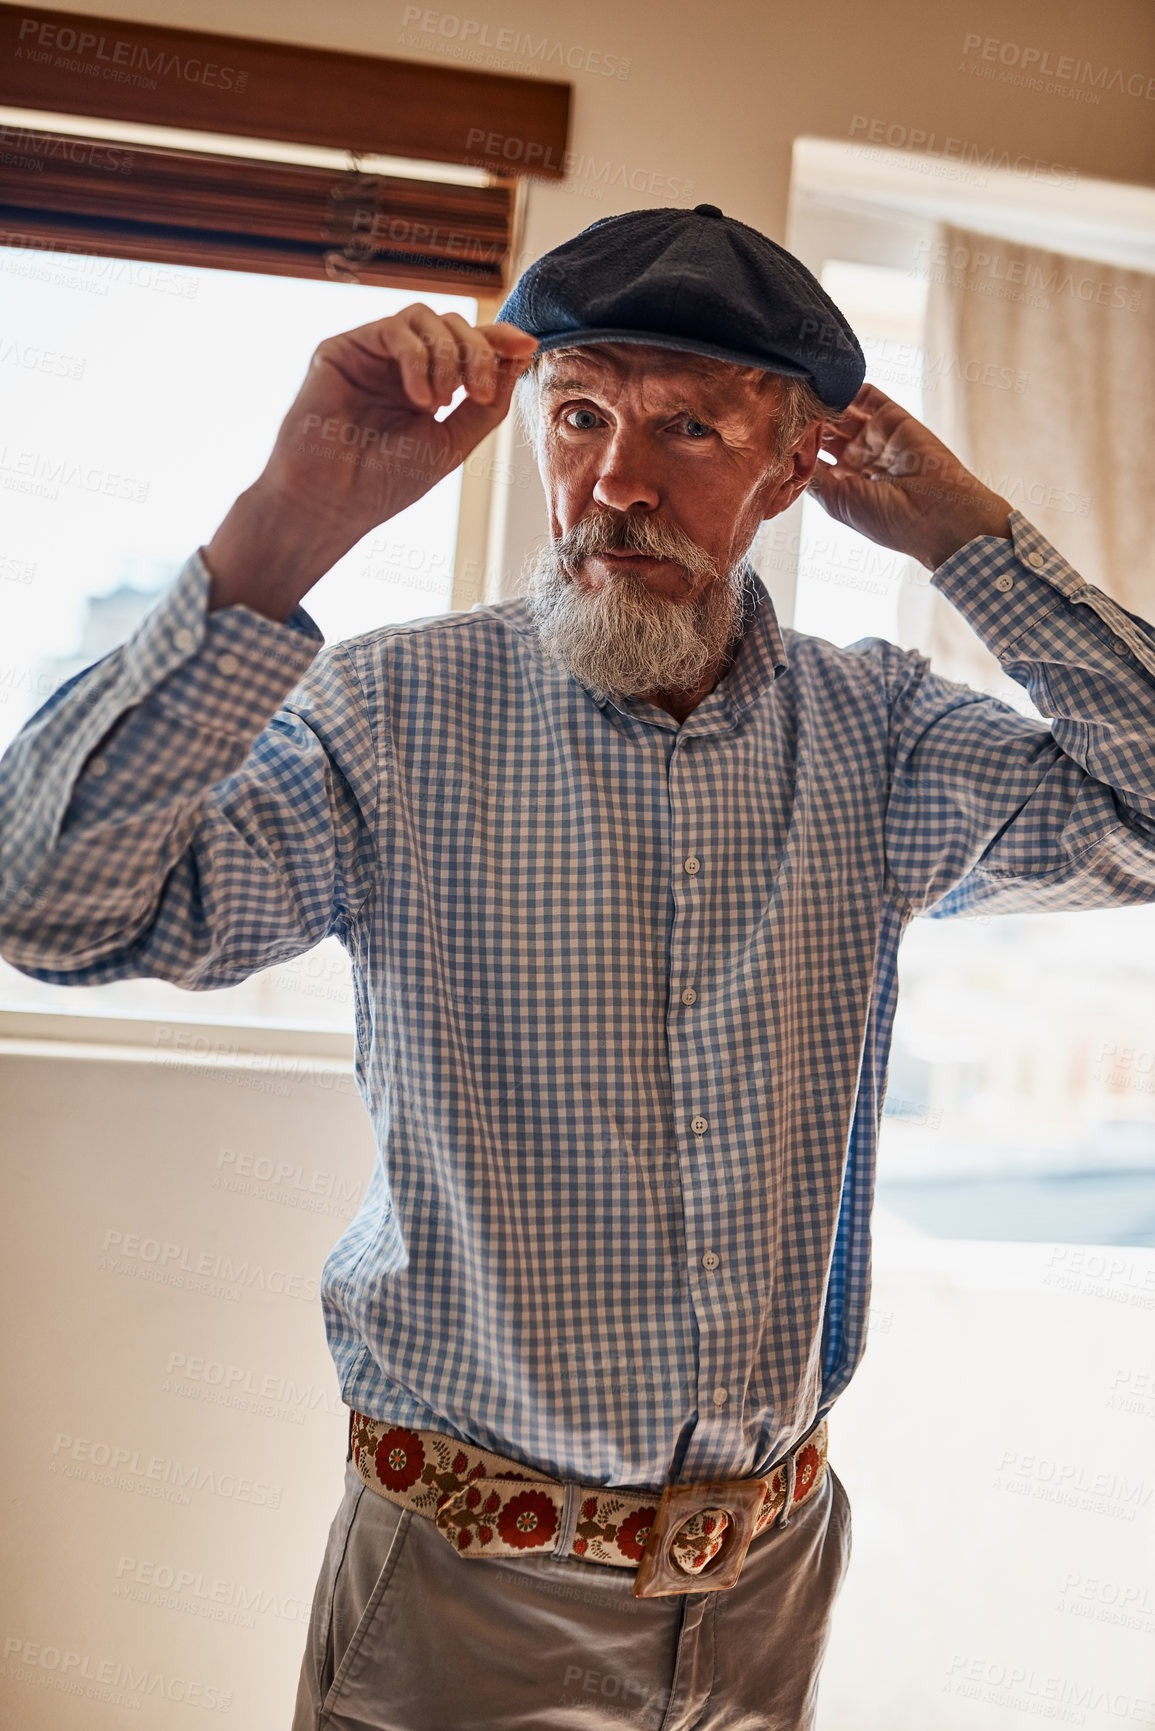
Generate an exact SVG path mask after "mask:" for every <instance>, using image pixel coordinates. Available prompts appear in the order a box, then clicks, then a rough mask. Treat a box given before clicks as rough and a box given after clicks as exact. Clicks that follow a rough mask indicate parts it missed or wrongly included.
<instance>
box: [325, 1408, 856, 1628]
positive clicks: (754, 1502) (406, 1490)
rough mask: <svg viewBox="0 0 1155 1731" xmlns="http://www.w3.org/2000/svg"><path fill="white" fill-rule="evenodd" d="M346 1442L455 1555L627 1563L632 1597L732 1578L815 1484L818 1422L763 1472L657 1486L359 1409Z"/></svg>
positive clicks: (823, 1432)
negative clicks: (538, 1459) (485, 1445)
mask: <svg viewBox="0 0 1155 1731" xmlns="http://www.w3.org/2000/svg"><path fill="white" fill-rule="evenodd" d="M350 1446H351V1450H352V1460H353V1465H354V1467H355V1468H356V1471H357V1474H358V1477H359V1478H361V1479H362V1480H363V1482H364V1483H365V1484H366V1485H368V1486H369V1488H370V1489H371V1490H374V1491H376V1492H377V1493H378V1495H380V1496H383V1497H387V1498H388V1499H389V1501H390V1502H393V1503H399V1504H401V1506H402V1507H403V1508H408V1509H413V1510H415V1511H416V1513H417V1514H419V1515H425V1516H427V1517H428V1518H429V1519H430V1520H432V1521H433V1522H434V1524H435V1525H436V1527H437V1528H438V1531H439V1532H441V1533H442V1534H443V1535H444V1536H445V1538H446V1539H447V1540H448V1541H449V1543H450V1544H451V1545H452V1546H453V1547H454V1549H455V1550H456V1551H457V1552H458V1553H459V1555H461V1556H463V1557H526V1556H531V1555H534V1554H538V1555H544V1554H548V1555H549V1556H553V1557H577V1558H579V1559H580V1560H581V1561H582V1562H585V1563H609V1564H611V1565H612V1566H614V1567H617V1568H622V1569H636V1570H637V1578H636V1580H635V1583H634V1592H635V1594H636V1596H637V1597H638V1598H652V1597H657V1596H660V1595H663V1594H667V1593H686V1592H708V1591H712V1590H714V1589H715V1588H721V1587H731V1586H733V1584H734V1582H735V1581H736V1580H737V1579H738V1575H739V1572H740V1571H741V1567H742V1560H743V1558H744V1557H745V1554H746V1549H747V1546H748V1545H749V1544H750V1541H751V1540H752V1539H753V1538H755V1537H756V1536H757V1535H758V1534H759V1533H763V1532H765V1531H766V1529H767V1527H769V1526H771V1525H772V1524H773V1522H774V1521H776V1520H778V1519H779V1517H780V1516H781V1517H782V1524H784V1522H785V1520H787V1519H789V1516H790V1515H791V1514H792V1513H793V1511H794V1510H795V1509H797V1508H800V1507H801V1506H802V1504H803V1503H805V1502H807V1501H809V1499H810V1498H811V1497H812V1496H814V1495H815V1493H816V1492H817V1490H818V1488H819V1486H820V1485H821V1483H822V1480H823V1478H824V1477H825V1476H826V1449H827V1427H826V1421H825V1419H823V1420H822V1421H821V1422H820V1423H819V1424H818V1425H817V1426H816V1427H815V1428H814V1429H813V1430H812V1431H811V1432H810V1434H809V1435H808V1436H806V1437H805V1438H804V1439H803V1440H802V1442H800V1443H799V1444H798V1446H797V1448H795V1449H794V1450H793V1452H792V1453H791V1454H789V1455H788V1456H787V1457H786V1459H785V1460H783V1461H781V1462H779V1464H778V1465H777V1466H776V1467H774V1468H773V1469H772V1470H771V1472H770V1473H769V1474H768V1475H767V1477H765V1478H760V1479H731V1480H712V1481H711V1482H710V1483H708V1484H697V1485H669V1486H667V1487H666V1489H665V1490H664V1491H661V1492H647V1491H629V1490H615V1489H607V1488H606V1487H605V1486H596V1485H580V1484H575V1483H573V1482H571V1481H565V1480H561V1479H551V1478H548V1477H547V1476H546V1475H545V1474H544V1473H539V1472H536V1471H535V1470H534V1469H533V1468H532V1467H526V1466H522V1465H521V1464H520V1463H519V1462H517V1461H511V1460H509V1459H507V1458H506V1457H505V1456H504V1455H496V1454H491V1453H489V1451H488V1450H487V1449H482V1448H477V1447H475V1446H474V1445H473V1444H472V1443H463V1442H458V1441H457V1440H456V1438H454V1437H448V1436H445V1435H443V1434H442V1433H441V1432H440V1431H435V1430H410V1429H408V1428H407V1427H406V1426H404V1425H395V1424H390V1423H389V1422H388V1421H382V1420H378V1419H372V1418H366V1417H365V1416H364V1415H363V1414H362V1413H358V1412H354V1413H353V1414H352V1415H351V1420H350ZM639 1565H640V1566H639Z"/></svg>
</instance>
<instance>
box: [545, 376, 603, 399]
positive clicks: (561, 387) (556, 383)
mask: <svg viewBox="0 0 1155 1731" xmlns="http://www.w3.org/2000/svg"><path fill="white" fill-rule="evenodd" d="M541 388H542V394H543V395H544V394H545V392H547V391H550V392H557V393H558V394H559V395H564V393H565V392H566V391H588V390H596V389H597V380H596V379H546V381H545V383H544V384H543V385H542V387H541Z"/></svg>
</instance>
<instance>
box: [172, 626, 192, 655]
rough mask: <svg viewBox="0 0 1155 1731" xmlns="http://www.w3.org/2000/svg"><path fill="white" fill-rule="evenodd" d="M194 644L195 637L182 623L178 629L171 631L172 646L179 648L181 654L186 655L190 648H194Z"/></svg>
mask: <svg viewBox="0 0 1155 1731" xmlns="http://www.w3.org/2000/svg"><path fill="white" fill-rule="evenodd" d="M196 645H197V640H196V638H195V637H194V636H193V634H192V632H191V631H189V630H188V629H187V627H186V626H184V625H182V626H181V628H180V630H179V631H174V632H173V634H172V646H173V648H174V649H179V650H180V652H181V654H182V655H187V654H188V652H189V650H190V649H195V648H196Z"/></svg>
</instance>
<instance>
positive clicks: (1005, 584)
mask: <svg viewBox="0 0 1155 1731" xmlns="http://www.w3.org/2000/svg"><path fill="white" fill-rule="evenodd" d="M1014 586H1015V580H1014V578H1013V577H1012V576H1011V574H1010V572H1009V571H1004V572H1003V575H1002V576H1001V577H996V578H995V588H996V589H1001V590H1002V592H1003V594H1004V595H1005V594H1006V592H1007V590H1008V589H1013V588H1014Z"/></svg>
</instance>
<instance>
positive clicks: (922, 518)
mask: <svg viewBox="0 0 1155 1731" xmlns="http://www.w3.org/2000/svg"><path fill="white" fill-rule="evenodd" d="M822 449H823V450H824V451H826V452H827V453H829V455H830V456H832V457H834V459H835V461H834V462H833V463H824V462H823V461H822V460H821V458H819V462H818V467H817V468H816V469H815V471H814V476H813V478H812V480H811V481H810V485H809V488H808V491H809V492H811V493H812V494H814V496H815V497H816V498H817V499H818V500H819V502H820V503H821V504H822V505H823V507H824V508H825V509H826V510H827V511H828V512H829V513H830V515H831V516H832V517H833V518H834V519H835V521H836V522H839V523H846V524H848V525H849V527H850V528H851V529H857V530H858V532H859V534H860V535H865V536H867V537H868V539H869V540H871V541H877V542H879V543H880V545H881V546H883V547H892V548H894V550H895V552H897V553H907V554H909V555H910V557H911V558H913V559H917V560H918V561H919V563H920V564H921V565H925V566H926V567H927V569H928V570H930V571H936V570H937V569H938V567H939V566H940V565H941V564H942V563H943V562H944V561H945V560H947V559H949V558H950V556H951V554H952V553H957V552H958V550H959V548H960V547H965V546H966V544H967V542H968V541H973V540H974V538H975V536H976V535H998V536H1001V537H1003V538H1004V539H1009V537H1010V533H1011V528H1010V521H1009V519H1010V512H1011V507H1010V505H1009V504H1008V503H1007V501H1006V500H1005V499H1003V498H1001V497H1000V495H999V494H998V493H994V492H992V491H991V489H990V488H989V487H987V486H984V484H983V483H982V482H981V481H980V480H979V479H978V477H977V476H975V475H972V474H971V472H970V470H969V469H966V468H964V467H963V465H962V464H961V463H960V462H959V460H958V458H957V457H956V456H954V455H953V454H952V453H951V452H950V451H948V450H947V448H946V446H945V445H944V444H943V443H942V441H941V440H940V439H936V438H935V436H934V434H933V433H932V432H931V431H930V430H929V428H927V427H924V426H923V425H922V422H921V421H916V420H915V418H914V416H913V415H910V414H908V413H907V411H906V410H905V409H903V408H900V407H899V405H898V404H897V403H896V402H894V401H893V400H892V399H891V398H890V397H888V396H886V395H885V393H884V392H882V391H880V390H879V389H878V388H877V386H875V385H863V387H862V389H861V390H860V391H859V393H858V395H857V396H856V397H855V399H854V401H853V403H851V405H850V407H849V408H848V409H847V410H846V411H845V413H844V414H841V415H839V416H837V417H836V418H834V419H833V420H831V421H829V422H828V423H827V428H826V433H825V436H824V437H823V440H822Z"/></svg>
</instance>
